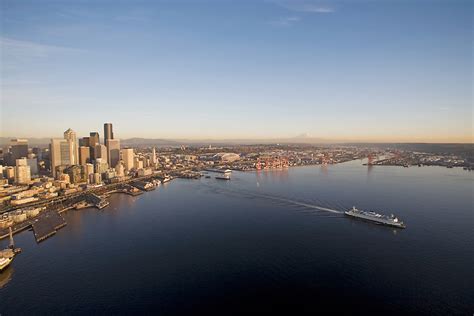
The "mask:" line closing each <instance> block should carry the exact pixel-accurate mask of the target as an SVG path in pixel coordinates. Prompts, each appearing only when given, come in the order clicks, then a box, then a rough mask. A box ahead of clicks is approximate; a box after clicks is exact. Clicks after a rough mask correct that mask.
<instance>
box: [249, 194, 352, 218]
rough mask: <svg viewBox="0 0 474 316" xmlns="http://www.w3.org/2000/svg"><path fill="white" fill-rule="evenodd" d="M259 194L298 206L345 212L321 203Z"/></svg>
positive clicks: (337, 212) (339, 212)
mask: <svg viewBox="0 0 474 316" xmlns="http://www.w3.org/2000/svg"><path fill="white" fill-rule="evenodd" d="M258 196H260V197H262V198H266V199H270V200H275V201H281V202H285V203H288V204H293V205H297V206H303V207H305V208H312V209H316V210H320V211H325V212H331V213H336V214H342V213H343V212H342V211H338V210H335V209H331V208H327V207H323V206H319V205H314V204H309V203H305V202H300V201H296V200H292V199H287V198H282V197H278V196H272V195H268V194H259V195H258Z"/></svg>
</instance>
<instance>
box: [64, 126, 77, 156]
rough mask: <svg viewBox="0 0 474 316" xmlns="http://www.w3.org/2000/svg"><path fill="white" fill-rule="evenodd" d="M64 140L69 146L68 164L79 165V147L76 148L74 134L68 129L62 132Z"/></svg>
mask: <svg viewBox="0 0 474 316" xmlns="http://www.w3.org/2000/svg"><path fill="white" fill-rule="evenodd" d="M64 139H65V140H67V141H68V144H69V151H70V154H69V156H70V164H71V165H77V164H79V147H78V146H77V138H76V132H74V131H73V130H72V129H70V128H68V129H67V130H66V131H65V132H64Z"/></svg>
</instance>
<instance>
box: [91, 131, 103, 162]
mask: <svg viewBox="0 0 474 316" xmlns="http://www.w3.org/2000/svg"><path fill="white" fill-rule="evenodd" d="M99 144H100V140H99V133H97V132H90V133H89V147H90V149H91V153H90V154H91V159H92V160H95V159H96V158H97V157H96V155H95V146H97V145H99Z"/></svg>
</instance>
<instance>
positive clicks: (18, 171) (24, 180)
mask: <svg viewBox="0 0 474 316" xmlns="http://www.w3.org/2000/svg"><path fill="white" fill-rule="evenodd" d="M30 181H31V171H30V166H28V162H27V160H26V158H20V159H17V160H16V167H15V183H16V184H28V183H29V182H30Z"/></svg>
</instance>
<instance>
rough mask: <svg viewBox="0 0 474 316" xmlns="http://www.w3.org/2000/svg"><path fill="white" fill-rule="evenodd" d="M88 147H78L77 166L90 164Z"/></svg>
mask: <svg viewBox="0 0 474 316" xmlns="http://www.w3.org/2000/svg"><path fill="white" fill-rule="evenodd" d="M90 150H91V149H90V147H89V146H81V147H79V164H80V165H82V166H85V165H86V163H88V162H90V158H91V155H90Z"/></svg>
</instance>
